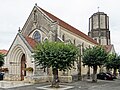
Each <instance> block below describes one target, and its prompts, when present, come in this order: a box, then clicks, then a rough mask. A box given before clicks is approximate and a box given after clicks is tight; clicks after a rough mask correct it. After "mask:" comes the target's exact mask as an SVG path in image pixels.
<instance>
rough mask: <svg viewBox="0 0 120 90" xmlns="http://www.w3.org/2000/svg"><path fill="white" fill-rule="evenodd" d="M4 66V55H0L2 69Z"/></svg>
mask: <svg viewBox="0 0 120 90" xmlns="http://www.w3.org/2000/svg"><path fill="white" fill-rule="evenodd" d="M3 64H4V55H3V54H1V53H0V67H2V66H3Z"/></svg>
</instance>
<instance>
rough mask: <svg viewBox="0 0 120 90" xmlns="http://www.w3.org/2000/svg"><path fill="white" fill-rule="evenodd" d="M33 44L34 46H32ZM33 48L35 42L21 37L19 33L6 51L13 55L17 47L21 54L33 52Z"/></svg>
mask: <svg viewBox="0 0 120 90" xmlns="http://www.w3.org/2000/svg"><path fill="white" fill-rule="evenodd" d="M33 44H34V45H33ZM33 46H35V41H33V40H32V39H31V38H28V37H26V38H25V37H23V36H22V35H21V34H20V33H18V34H17V35H16V37H15V39H14V41H13V43H12V45H11V47H10V49H9V51H8V54H7V55H8V56H9V54H12V53H14V52H13V51H14V50H15V48H16V47H19V48H20V49H21V50H22V52H23V53H26V51H27V53H31V52H32V51H33Z"/></svg>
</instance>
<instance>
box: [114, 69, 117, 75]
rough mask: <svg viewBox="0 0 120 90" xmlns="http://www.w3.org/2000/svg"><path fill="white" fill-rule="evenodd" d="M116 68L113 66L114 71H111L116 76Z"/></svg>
mask: <svg viewBox="0 0 120 90" xmlns="http://www.w3.org/2000/svg"><path fill="white" fill-rule="evenodd" d="M116 72H117V68H114V71H113V74H114V75H115V76H117V73H116Z"/></svg>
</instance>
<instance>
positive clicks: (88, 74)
mask: <svg viewBox="0 0 120 90" xmlns="http://www.w3.org/2000/svg"><path fill="white" fill-rule="evenodd" d="M87 78H88V79H90V66H88V71H87Z"/></svg>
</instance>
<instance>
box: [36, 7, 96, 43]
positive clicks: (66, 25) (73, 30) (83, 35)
mask: <svg viewBox="0 0 120 90" xmlns="http://www.w3.org/2000/svg"><path fill="white" fill-rule="evenodd" d="M37 7H38V6H37ZM38 8H39V9H40V10H42V11H43V12H44V13H45V14H46V15H47V16H48V17H50V18H51V19H53V20H54V21H58V24H59V25H60V26H62V27H64V28H66V29H67V30H70V31H71V32H73V33H75V34H77V35H79V36H81V37H83V38H85V39H87V40H88V41H90V42H92V43H94V44H98V43H97V42H96V41H95V40H93V39H92V38H90V37H89V36H87V35H86V34H84V33H83V32H81V31H80V30H78V29H76V28H74V27H73V26H71V25H69V24H68V23H66V22H64V21H63V20H61V19H59V18H57V17H56V16H54V15H52V14H51V13H49V12H47V11H46V10H44V9H42V8H40V7H38Z"/></svg>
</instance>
